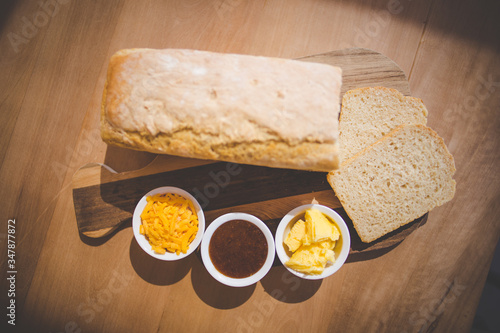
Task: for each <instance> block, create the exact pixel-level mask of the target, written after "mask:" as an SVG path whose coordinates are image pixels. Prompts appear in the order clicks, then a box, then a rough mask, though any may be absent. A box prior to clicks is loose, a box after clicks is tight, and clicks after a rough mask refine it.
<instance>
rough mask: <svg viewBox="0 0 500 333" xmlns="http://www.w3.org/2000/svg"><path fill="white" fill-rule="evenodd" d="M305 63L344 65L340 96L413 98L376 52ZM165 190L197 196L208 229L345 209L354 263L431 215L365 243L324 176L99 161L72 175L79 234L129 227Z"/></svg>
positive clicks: (163, 161) (206, 164)
mask: <svg viewBox="0 0 500 333" xmlns="http://www.w3.org/2000/svg"><path fill="white" fill-rule="evenodd" d="M300 60H302V61H311V62H321V63H327V64H331V65H337V66H340V67H341V68H342V70H343V85H342V94H343V93H345V91H347V90H349V89H352V88H356V87H365V86H377V85H383V86H386V87H391V88H395V89H398V90H399V91H401V92H402V93H403V94H405V95H409V94H410V91H409V86H408V81H407V79H406V76H405V74H404V73H403V71H402V70H401V69H400V68H399V67H398V66H397V65H396V64H395V63H394V62H393V61H392V60H390V59H388V58H387V57H385V56H383V55H381V54H379V53H377V52H374V51H372V50H367V49H359V48H356V49H346V50H340V51H334V52H330V53H326V54H320V55H314V56H310V57H305V58H301V59H300ZM160 186H176V187H180V188H183V189H185V190H187V191H188V192H190V193H191V194H193V195H194V196H195V197H196V198H197V199H198V200H199V201H200V203H201V204H202V206H203V208H204V211H205V216H206V220H207V225H208V224H209V223H210V222H211V221H213V220H214V219H215V218H216V217H217V216H220V215H222V214H224V213H227V212H234V211H241V212H246V213H250V214H253V215H256V216H257V217H259V218H260V219H262V220H263V221H265V222H266V224H267V225H268V226H269V228H270V229H271V231H272V232H273V233H274V232H275V231H276V228H277V225H278V223H279V221H280V220H281V218H282V217H283V216H284V215H285V214H286V213H287V212H289V211H290V210H292V209H294V208H295V207H297V206H299V205H303V204H307V203H311V201H312V200H313V199H315V200H317V201H318V202H319V203H320V204H323V205H326V206H329V207H331V208H333V209H335V210H336V211H337V212H339V214H341V215H342V216H343V217H344V219H345V220H346V222H347V224H348V226H349V227H350V228H351V230H350V231H351V238H352V245H351V254H350V257H349V260H350V261H355V260H363V259H369V258H371V257H373V256H377V255H380V254H383V253H385V252H387V251H388V250H390V249H392V248H393V247H394V246H396V245H397V244H399V243H400V242H401V241H402V240H403V239H404V238H405V237H406V236H407V235H408V234H410V233H411V232H412V231H413V230H415V229H416V228H418V227H419V226H420V225H422V224H423V223H425V221H426V217H427V215H425V216H424V217H422V218H420V219H418V220H416V221H414V222H412V223H410V224H408V225H407V226H405V227H403V228H400V229H398V230H396V231H394V232H392V233H391V234H389V235H386V236H385V237H383V238H381V239H379V240H377V241H375V242H372V243H370V244H365V243H362V242H361V240H360V239H359V237H358V235H357V234H356V232H355V230H354V229H353V227H352V222H351V221H350V219H349V217H348V216H347V215H346V214H345V212H344V211H343V209H342V207H341V205H340V203H339V201H338V199H337V198H336V196H335V194H334V192H333V191H332V189H331V187H330V185H329V184H328V182H327V180H326V173H324V172H310V171H299V170H290V169H277V168H267V167H260V166H252V165H236V164H232V163H226V162H214V161H199V160H192V159H185V158H181V157H178V158H177V157H172V156H162V155H159V156H158V157H157V158H156V159H155V160H154V161H153V162H152V163H151V164H149V165H148V166H146V167H145V168H143V169H140V170H137V171H131V172H127V173H116V172H114V171H113V170H111V169H110V168H109V167H107V166H105V165H100V164H88V165H85V166H83V167H82V168H80V169H79V170H78V171H77V172H76V173H75V175H74V177H73V201H74V206H75V214H76V219H77V224H78V230H79V231H80V233H81V234H82V235H83V237H90V238H98V237H103V236H106V235H109V234H110V233H112V232H113V230H115V229H116V228H118V227H120V226H123V225H127V223H128V224H130V221H131V218H132V214H133V211H134V208H135V205H136V203H137V202H138V201H139V199H140V198H141V197H142V196H143V195H144V194H145V193H147V192H148V191H149V190H151V189H154V188H157V187H160Z"/></svg>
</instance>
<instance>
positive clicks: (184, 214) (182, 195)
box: [132, 186, 205, 261]
mask: <svg viewBox="0 0 500 333" xmlns="http://www.w3.org/2000/svg"><path fill="white" fill-rule="evenodd" d="M132 228H133V230H134V237H135V239H136V241H137V243H138V244H139V246H140V247H141V248H142V249H143V250H144V251H145V252H146V253H148V254H149V255H151V256H152V257H154V258H157V259H160V260H168V261H172V260H179V259H182V258H185V257H187V256H188V255H190V254H191V253H193V252H194V251H195V250H196V248H197V247H198V246H199V245H200V243H201V240H202V238H203V233H204V231H205V215H204V214H203V209H202V208H201V205H200V204H199V203H198V201H197V200H196V199H195V198H194V197H193V196H192V195H191V194H189V193H188V192H187V191H185V190H183V189H180V188H177V187H171V186H164V187H159V188H156V189H154V190H152V191H149V192H148V193H146V194H145V195H144V196H143V197H142V198H141V200H139V202H138V204H137V206H136V208H135V210H134V215H133V217H132Z"/></svg>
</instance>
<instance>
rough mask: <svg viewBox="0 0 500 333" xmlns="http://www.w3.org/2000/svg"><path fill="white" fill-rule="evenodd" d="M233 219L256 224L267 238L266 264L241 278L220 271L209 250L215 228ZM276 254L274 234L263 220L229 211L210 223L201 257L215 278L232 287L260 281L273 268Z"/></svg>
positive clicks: (202, 244) (202, 243)
mask: <svg viewBox="0 0 500 333" xmlns="http://www.w3.org/2000/svg"><path fill="white" fill-rule="evenodd" d="M232 220H243V221H248V222H251V223H253V224H255V225H256V226H257V227H258V228H259V229H260V230H261V231H262V232H263V233H264V236H265V237H266V240H267V258H266V261H265V262H264V265H262V267H261V269H260V270H258V271H257V272H256V273H255V274H253V275H251V276H249V277H246V278H241V279H238V278H231V277H228V276H226V275H224V274H222V273H221V272H219V271H218V270H217V269H216V268H215V266H214V264H213V263H212V260H211V259H210V254H209V252H208V246H209V244H210V240H211V238H212V235H213V234H214V232H215V230H217V228H218V227H220V226H221V225H222V224H224V223H226V222H229V221H232ZM274 255H275V249H274V239H273V234H272V233H271V231H270V230H269V228H268V227H267V226H266V224H265V223H264V222H262V221H261V220H260V219H258V218H257V217H255V216H253V215H250V214H246V213H228V214H225V215H222V216H219V217H218V218H216V219H215V220H214V221H213V222H212V223H210V225H209V226H208V228H207V230H206V231H205V235H204V237H203V241H202V242H201V258H202V260H203V264H204V265H205V267H206V269H207V271H208V272H209V273H210V275H212V276H213V277H214V279H216V280H217V281H219V282H220V283H223V284H225V285H227V286H230V287H246V286H250V285H252V284H254V283H257V282H258V281H260V279H262V278H263V277H264V276H265V275H266V274H267V272H269V270H270V269H271V267H272V265H273V262H274Z"/></svg>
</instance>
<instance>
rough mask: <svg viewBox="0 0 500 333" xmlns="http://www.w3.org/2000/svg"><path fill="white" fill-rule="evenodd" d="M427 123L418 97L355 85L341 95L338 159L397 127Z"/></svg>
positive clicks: (351, 153) (381, 88) (366, 145)
mask: <svg viewBox="0 0 500 333" xmlns="http://www.w3.org/2000/svg"><path fill="white" fill-rule="evenodd" d="M426 123H427V109H426V107H425V105H424V103H423V102H422V100H421V99H418V98H415V97H405V96H404V95H403V94H401V93H400V92H399V91H397V90H395V89H390V88H385V87H374V88H359V89H353V90H349V91H348V92H346V93H345V94H344V96H343V98H342V109H341V111H340V123H339V132H340V135H339V145H340V152H341V153H340V155H341V161H345V160H347V159H349V158H350V157H351V156H353V155H354V154H356V153H357V152H359V151H361V150H363V149H364V148H366V147H368V146H369V145H371V144H372V143H374V142H375V141H377V140H378V139H380V138H382V137H383V136H384V135H386V134H388V133H389V132H390V131H392V130H393V129H395V128H396V127H397V126H399V125H402V124H421V125H425V124H426Z"/></svg>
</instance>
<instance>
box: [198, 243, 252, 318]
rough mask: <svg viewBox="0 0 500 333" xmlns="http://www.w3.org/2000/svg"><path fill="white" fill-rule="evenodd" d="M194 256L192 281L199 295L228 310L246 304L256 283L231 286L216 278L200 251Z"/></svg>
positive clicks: (204, 300)
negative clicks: (205, 263)
mask: <svg viewBox="0 0 500 333" xmlns="http://www.w3.org/2000/svg"><path fill="white" fill-rule="evenodd" d="M190 257H191V258H193V261H192V264H193V265H192V271H191V282H192V284H193V289H194V291H195V292H196V294H197V295H198V297H199V298H200V299H201V300H202V301H203V302H205V303H206V304H208V305H210V306H211V307H214V308H217V309H222V310H227V309H233V308H236V307H238V306H240V305H242V304H244V303H245V302H246V301H247V300H248V299H249V298H250V297H251V296H252V294H253V292H254V290H255V286H256V285H255V284H253V285H251V286H248V287H229V286H226V285H224V284H222V283H220V282H219V281H217V280H215V279H214V278H213V277H212V276H211V275H210V273H208V271H207V270H206V269H205V266H204V265H203V262H202V259H201V255H200V253H199V251H196V252H195V254H193V255H191V256H190Z"/></svg>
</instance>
